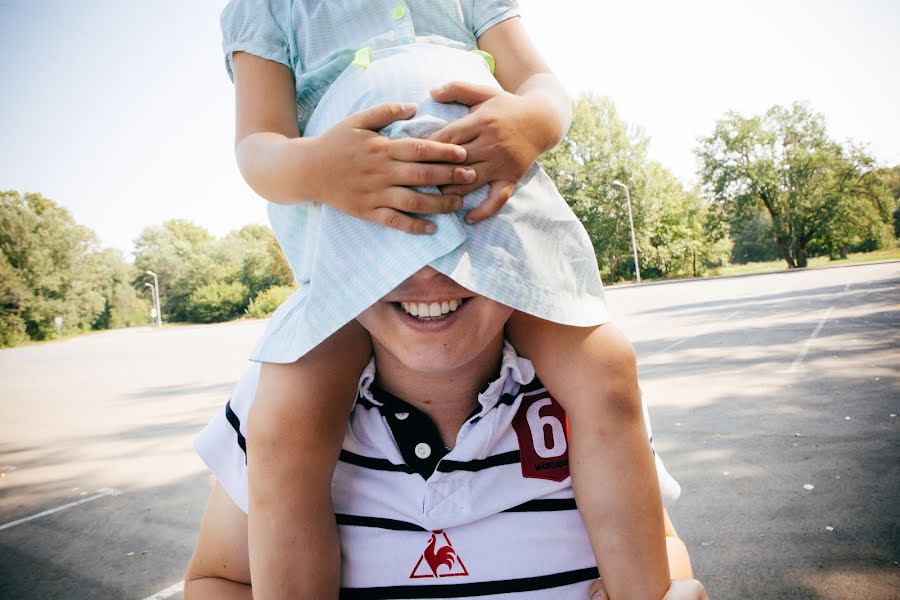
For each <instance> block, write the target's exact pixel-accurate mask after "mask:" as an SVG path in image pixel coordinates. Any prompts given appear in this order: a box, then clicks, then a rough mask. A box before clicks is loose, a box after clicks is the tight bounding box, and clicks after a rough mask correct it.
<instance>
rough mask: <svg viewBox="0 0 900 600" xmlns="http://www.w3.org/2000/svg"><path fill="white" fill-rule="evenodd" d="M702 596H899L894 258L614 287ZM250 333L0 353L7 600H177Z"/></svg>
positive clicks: (225, 329)
mask: <svg viewBox="0 0 900 600" xmlns="http://www.w3.org/2000/svg"><path fill="white" fill-rule="evenodd" d="M608 299H609V302H610V304H611V307H612V311H613V315H614V317H615V319H616V322H617V323H618V325H619V326H620V327H621V328H622V329H623V330H624V331H625V332H626V334H628V336H629V337H630V338H631V339H632V340H633V341H634V343H635V346H636V348H637V350H638V356H639V363H640V374H641V380H642V386H643V389H644V397H645V399H646V400H647V402H648V404H649V405H650V407H651V413H652V417H653V423H654V439H655V442H656V447H657V450H658V451H659V452H660V453H661V455H662V456H663V458H664V460H665V462H666V465H667V467H668V468H669V471H670V472H671V473H672V474H673V475H674V476H675V477H676V478H677V479H678V480H679V482H680V483H681V485H682V489H683V493H682V498H681V499H680V500H679V501H678V503H676V504H675V505H674V506H672V507H671V508H670V512H671V514H672V517H673V520H674V521H675V525H676V527H677V528H678V530H679V533H680V534H681V536H682V537H683V538H684V539H685V541H686V543H687V545H688V548H689V550H690V552H691V556H692V559H693V562H694V566H695V570H696V573H697V576H698V577H699V578H700V579H702V580H703V581H704V582H705V584H706V585H707V589H708V590H709V593H710V597H711V598H714V599H720V598H729V599H730V598H735V599H738V598H754V599H759V598H778V599H794V598H796V599H801V598H802V599H807V598H809V599H812V598H817V599H823V600H837V599H848V598H852V599H856V598H860V599H862V598H865V599H867V600H882V599H883V600H893V599H895V598H897V597H900V593H898V590H900V566H898V562H900V434H898V431H900V426H898V422H897V420H898V417H897V414H898V413H900V393H898V392H900V372H898V367H900V263H896V262H895V263H886V264H879V265H861V266H852V267H843V268H837V269H825V270H812V271H802V272H790V273H787V272H786V273H779V274H773V275H761V276H752V277H739V278H728V279H716V280H701V281H689V282H672V283H665V284H661V285H646V286H629V287H617V288H611V289H609V290H608ZM263 326H264V325H263V323H262V322H257V321H250V322H239V323H232V324H225V325H216V326H196V327H172V328H164V329H163V330H161V331H157V330H154V329H152V328H136V329H129V330H119V331H112V332H104V333H99V334H95V335H88V336H84V337H81V338H76V339H71V340H67V341H62V342H58V343H50V344H41V345H35V346H30V347H24V348H17V349H10V350H3V351H0V598H4V599H6V598H47V599H50V598H67V599H68V598H117V599H119V598H125V599H131V598H133V599H137V600H141V599H147V598H157V599H159V600H162V599H163V598H175V599H177V598H180V597H181V593H180V587H179V582H180V579H181V576H182V573H183V571H184V567H185V565H186V563H187V561H188V559H189V557H190V553H191V549H192V547H193V544H194V541H195V535H196V534H195V532H196V527H197V524H198V522H199V517H200V514H201V512H202V509H203V504H204V502H205V498H206V495H207V493H208V491H209V488H210V485H211V480H210V477H209V475H208V474H207V473H206V472H205V470H204V467H203V465H202V463H201V462H200V461H199V459H198V458H196V456H195V455H194V453H193V450H192V449H191V440H192V438H193V436H194V435H195V434H196V432H197V431H198V430H199V429H200V428H201V427H202V426H203V424H204V423H205V422H206V420H207V419H208V418H209V417H210V415H212V414H213V412H215V411H216V410H220V409H221V406H222V404H223V403H224V401H225V400H227V397H228V393H229V391H230V389H231V387H232V386H233V385H234V383H235V382H236V381H237V378H238V377H239V375H240V373H241V371H242V369H243V368H244V365H245V364H246V358H245V357H246V356H247V354H248V353H249V350H250V348H251V347H252V344H253V342H254V340H255V338H256V337H257V336H258V335H259V334H260V333H261V332H262V328H263Z"/></svg>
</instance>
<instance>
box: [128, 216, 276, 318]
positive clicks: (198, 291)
mask: <svg viewBox="0 0 900 600" xmlns="http://www.w3.org/2000/svg"><path fill="white" fill-rule="evenodd" d="M135 247H136V250H135V265H136V267H137V272H138V275H137V279H136V282H137V285H139V286H140V285H143V283H142V282H143V281H146V275H144V273H145V271H147V270H150V271H154V272H155V273H157V274H158V275H159V287H160V302H161V304H162V311H163V314H164V315H165V317H166V318H167V319H168V320H171V321H193V322H202V323H210V322H216V321H225V320H229V319H234V318H237V317H240V316H241V315H242V314H243V313H244V311H245V310H246V308H247V307H248V305H249V304H250V302H251V300H252V299H253V298H255V297H256V296H257V295H258V294H260V293H262V292H264V291H265V290H267V289H269V288H272V287H278V286H285V285H291V284H292V283H293V274H292V273H291V269H290V266H289V265H288V263H287V260H286V259H285V258H284V254H283V253H282V252H281V249H280V248H279V247H278V243H277V241H276V240H275V236H274V234H273V233H272V231H271V229H269V228H268V227H265V226H263V225H247V226H245V227H243V228H241V229H240V230H237V231H232V232H231V233H229V234H228V235H226V236H225V237H224V238H221V239H216V238H214V237H213V236H211V235H210V234H209V233H208V232H207V231H206V230H205V229H203V228H201V227H198V226H196V225H193V224H192V223H189V222H186V221H167V222H165V223H163V224H162V226H160V227H148V228H146V229H144V231H142V232H141V234H140V236H139V237H138V239H137V240H136V242H135Z"/></svg>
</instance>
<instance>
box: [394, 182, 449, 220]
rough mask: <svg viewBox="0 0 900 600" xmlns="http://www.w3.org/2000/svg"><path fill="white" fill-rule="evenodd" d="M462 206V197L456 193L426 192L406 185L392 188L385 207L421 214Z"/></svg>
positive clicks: (442, 211)
mask: <svg viewBox="0 0 900 600" xmlns="http://www.w3.org/2000/svg"><path fill="white" fill-rule="evenodd" d="M461 206H462V197H461V196H458V195H455V194H425V193H423V192H417V191H415V190H411V189H409V188H405V187H395V188H393V189H392V190H391V194H390V197H389V201H388V202H387V203H386V204H385V206H384V208H390V209H394V210H399V211H403V212H407V213H417V214H420V215H436V214H443V213H448V212H451V211H454V210H456V209H458V208H459V207H461Z"/></svg>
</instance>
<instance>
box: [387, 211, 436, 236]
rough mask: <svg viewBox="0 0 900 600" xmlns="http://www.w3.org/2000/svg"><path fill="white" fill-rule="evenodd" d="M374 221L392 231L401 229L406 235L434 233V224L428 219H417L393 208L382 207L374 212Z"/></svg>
mask: <svg viewBox="0 0 900 600" xmlns="http://www.w3.org/2000/svg"><path fill="white" fill-rule="evenodd" d="M371 220H372V221H374V222H376V223H380V224H381V225H384V226H385V227H390V228H391V229H399V230H400V231H405V232H406V233H415V234H418V235H427V234H429V233H434V229H435V227H434V223H432V222H431V221H429V220H428V219H417V218H415V217H411V216H409V215H407V214H404V213H402V212H400V211H398V210H394V209H393V208H387V207H381V208H376V209H375V210H374V211H373V212H372V219H371Z"/></svg>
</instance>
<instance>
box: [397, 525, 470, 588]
mask: <svg viewBox="0 0 900 600" xmlns="http://www.w3.org/2000/svg"><path fill="white" fill-rule="evenodd" d="M439 571H440V572H439ZM468 574H469V571H468V570H466V566H465V565H464V564H463V562H462V559H461V558H460V557H459V556H458V555H457V554H456V550H455V549H454V548H453V544H451V543H450V538H449V537H447V534H446V533H445V532H444V531H442V530H441V531H435V532H433V533H432V534H431V539H429V540H428V545H427V546H426V547H425V551H424V552H423V553H422V556H421V558H419V562H417V563H416V566H415V567H413V570H412V573H410V574H409V578H410V579H419V578H423V577H462V576H466V575H468Z"/></svg>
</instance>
